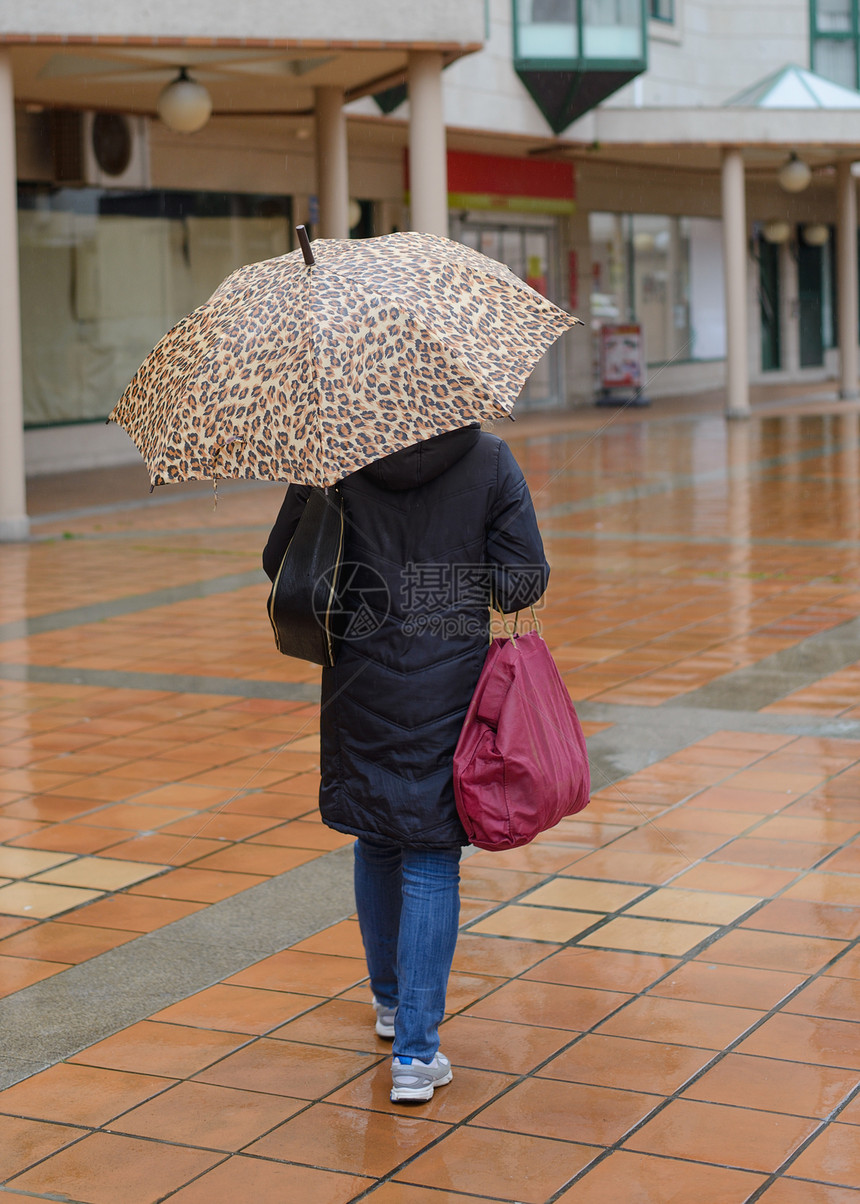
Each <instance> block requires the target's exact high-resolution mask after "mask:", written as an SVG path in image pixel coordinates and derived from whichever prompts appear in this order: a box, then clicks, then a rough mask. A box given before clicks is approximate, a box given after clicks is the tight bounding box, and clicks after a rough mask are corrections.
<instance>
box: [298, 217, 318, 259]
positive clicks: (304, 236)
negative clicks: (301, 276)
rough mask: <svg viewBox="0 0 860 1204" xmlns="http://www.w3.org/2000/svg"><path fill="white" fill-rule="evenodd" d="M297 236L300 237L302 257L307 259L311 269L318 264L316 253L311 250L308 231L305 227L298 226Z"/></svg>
mask: <svg viewBox="0 0 860 1204" xmlns="http://www.w3.org/2000/svg"><path fill="white" fill-rule="evenodd" d="M296 234H298V236H299V246H300V247H301V248H302V255H304V257H305V263H306V264H307V265H308V267H309V268H310V267H313V265H314V264H315V263H316V260H315V259H314V253H313V251H312V250H311V243H310V239H309V238H308V232H307V230H306V229H305V227H304V226H296Z"/></svg>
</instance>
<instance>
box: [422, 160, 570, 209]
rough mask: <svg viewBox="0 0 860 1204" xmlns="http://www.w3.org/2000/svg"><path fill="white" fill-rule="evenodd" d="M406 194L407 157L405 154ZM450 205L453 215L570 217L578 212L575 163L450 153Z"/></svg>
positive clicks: (448, 161)
mask: <svg viewBox="0 0 860 1204" xmlns="http://www.w3.org/2000/svg"><path fill="white" fill-rule="evenodd" d="M403 161H404V174H405V183H406V193H407V195H408V193H409V152H408V151H404V160H403ZM447 163H448V204H449V206H450V207H451V208H453V209H510V210H514V211H519V212H529V211H531V212H533V213H556V214H569V213H574V212H575V210H576V176H575V174H574V167H573V164H572V163H556V162H552V161H550V160H546V159H514V158H512V157H511V156H508V155H475V154H472V153H471V151H448V155H447Z"/></svg>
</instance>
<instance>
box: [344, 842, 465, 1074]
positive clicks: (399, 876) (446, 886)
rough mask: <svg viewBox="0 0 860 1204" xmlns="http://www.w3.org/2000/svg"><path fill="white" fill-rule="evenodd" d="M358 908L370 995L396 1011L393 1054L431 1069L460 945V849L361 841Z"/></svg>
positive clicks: (358, 848) (357, 869)
mask: <svg viewBox="0 0 860 1204" xmlns="http://www.w3.org/2000/svg"><path fill="white" fill-rule="evenodd" d="M355 902H356V906H357V908H358V922H359V925H360V927H361V938H362V940H363V941H364V951H365V955H366V957H367V969H368V971H369V972H370V985H371V988H372V990H373V993H374V995H375V996H376V998H377V1000H378V1001H379V1003H381V1004H384V1005H385V1006H386V1007H396V1008H397V1017H396V1019H395V1022H394V1033H395V1035H394V1055H395V1057H409V1058H420V1059H421V1061H422V1062H430V1061H432V1059H433V1058H434V1057H435V1054H436V1051H437V1050H438V1048H439V1025H440V1023H441V1022H442V1018H443V1016H444V1014H445V993H446V990H447V987H448V975H449V973H450V972H451V962H452V960H453V957H454V946H455V945H456V943H457V929H458V925H459V919H460V850H459V848H455V849H405V848H402V847H401V846H400V845H398V844H393V843H391V842H389V841H383V840H382V838H380V839H379V840H376V839H374V840H373V841H370V840H364V839H360V840H357V841H356V843H355Z"/></svg>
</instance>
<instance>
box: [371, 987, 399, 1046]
mask: <svg viewBox="0 0 860 1204" xmlns="http://www.w3.org/2000/svg"><path fill="white" fill-rule="evenodd" d="M373 1006H374V1009H375V1010H376V1033H377V1036H379V1037H384V1038H385V1040H386V1041H393V1040H394V1017H395V1016H396V1015H397V1008H390V1007H388V1006H387V1005H386V1004H384V1003H378V1002H377V999H376V996H375V995H374V997H373Z"/></svg>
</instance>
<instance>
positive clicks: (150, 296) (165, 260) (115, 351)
mask: <svg viewBox="0 0 860 1204" xmlns="http://www.w3.org/2000/svg"><path fill="white" fill-rule="evenodd" d="M18 224H19V246H20V256H21V326H22V331H21V335H22V358H23V369H24V421H25V423H26V424H27V425H28V426H45V425H52V424H56V423H63V422H82V421H94V420H96V419H101V420H104V418H105V416H106V415H107V414H108V413H109V412H110V410H111V409H112V407H113V406H114V404H115V403H116V401H117V400H118V398H119V396H120V394H121V393H122V392H123V390H124V389H125V387H126V385H127V384H128V382H129V380H130V379H131V377H132V376H133V375H134V373H135V371H136V370H137V368H138V367H139V365H140V364H141V363H142V361H143V359H144V358H145V356H146V355H147V354H148V352H149V351H150V349H151V348H152V347H153V346H154V345H155V344H156V343H157V342H158V340H159V339H160V338H161V337H162V335H163V334H164V333H165V331H167V330H168V329H169V328H170V327H171V326H172V325H173V324H174V323H175V322H177V321H179V319H180V318H181V317H183V315H184V314H186V313H188V312H189V311H190V310H192V309H194V308H195V307H196V306H198V305H201V304H202V303H203V302H204V301H206V299H207V298H208V297H209V296H210V295H211V294H212V293H213V292H214V290H215V289H216V288H217V287H218V285H219V284H220V283H221V281H222V280H223V279H224V277H225V276H227V275H228V274H229V273H230V272H231V271H233V269H234V268H237V267H240V266H241V265H242V264H244V263H253V262H254V261H256V260H259V259H269V258H272V257H273V256H275V255H283V254H284V253H285V252H287V251H289V250H290V247H291V231H292V219H291V203H290V199H289V198H288V197H278V196H255V195H249V194H225V193H206V192H165V191H146V192H143V191H140V192H136V191H128V192H127V191H118V190H111V191H107V190H102V189H97V188H53V189H52V188H45V187H43V186H37V185H21V186H20V188H19V193H18Z"/></svg>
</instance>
